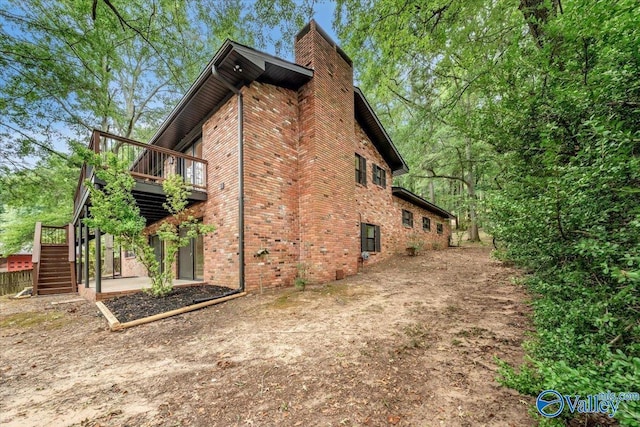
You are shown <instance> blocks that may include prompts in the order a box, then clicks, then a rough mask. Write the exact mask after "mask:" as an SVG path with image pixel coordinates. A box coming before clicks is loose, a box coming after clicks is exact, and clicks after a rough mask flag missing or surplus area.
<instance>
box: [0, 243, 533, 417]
mask: <svg viewBox="0 0 640 427" xmlns="http://www.w3.org/2000/svg"><path fill="white" fill-rule="evenodd" d="M517 274H518V273H517V271H515V270H513V269H511V268H508V267H506V266H504V265H503V264H501V263H500V262H498V261H496V260H493V259H491V258H490V248H486V247H463V248H452V249H448V250H445V251H437V252H426V253H424V254H422V255H420V256H418V257H404V256H403V257H397V258H394V259H392V260H390V261H388V262H384V263H382V264H379V265H376V266H372V267H370V268H367V269H366V270H365V272H364V273H361V274H358V275H357V276H354V277H350V278H347V279H345V280H342V281H339V282H334V283H331V284H328V285H324V286H312V287H307V290H306V291H304V292H299V291H296V290H293V289H284V290H277V291H270V292H265V293H264V294H262V295H261V294H259V293H258V294H251V295H249V296H246V297H243V298H238V299H236V300H233V301H229V302H226V303H223V304H220V305H215V306H212V307H209V308H206V309H203V310H200V311H196V312H191V313H187V314H185V315H181V316H177V317H173V318H169V319H165V320H162V321H158V322H154V323H150V324H147V325H142V326H138V327H134V328H131V329H127V330H125V331H123V332H109V331H108V330H107V329H106V326H107V322H106V321H105V319H104V318H102V317H101V316H100V314H99V312H98V310H97V309H96V308H95V305H92V304H89V303H88V302H73V303H65V304H59V305H52V304H51V302H52V301H64V300H69V299H71V298H72V297H70V296H68V295H67V296H55V297H38V298H31V299H26V300H8V299H6V298H2V299H0V385H1V387H0V425H3V426H5V427H10V426H11V427H13V426H20V427H25V426H39V427H43V426H56V427H57V426H183V425H184V426H246V425H249V426H272V425H281V426H386V425H397V426H483V425H486V426H527V425H534V424H535V422H534V420H533V418H531V416H530V415H529V414H528V408H529V406H528V405H530V404H532V403H533V400H532V399H531V398H529V397H524V396H521V395H518V394H517V393H516V392H514V391H512V390H508V389H505V388H503V387H501V386H500V385H499V384H498V383H497V382H496V381H495V377H496V370H497V367H496V364H495V360H494V358H495V357H496V356H497V357H499V358H501V359H504V360H507V361H512V362H514V361H521V360H522V357H523V351H522V349H521V343H522V340H523V339H524V337H525V334H526V332H527V330H529V328H530V322H529V320H528V313H529V309H528V307H527V305H526V304H525V302H526V299H527V296H526V295H525V293H524V292H523V290H522V289H521V288H519V287H518V286H516V285H513V284H512V282H511V280H510V279H511V278H512V277H514V276H516V275H517Z"/></svg>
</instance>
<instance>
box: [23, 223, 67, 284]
mask: <svg viewBox="0 0 640 427" xmlns="http://www.w3.org/2000/svg"><path fill="white" fill-rule="evenodd" d="M43 245H55V246H59V245H67V246H68V247H69V258H68V259H69V268H70V269H71V287H72V289H73V292H76V291H77V283H76V269H75V260H76V256H75V233H74V228H73V224H68V225H65V226H62V227H51V226H46V225H45V226H43V225H42V223H41V222H36V228H35V232H34V233H33V251H32V256H31V262H32V264H33V290H32V291H31V295H38V283H39V280H40V264H41V263H40V256H41V254H42V246H43Z"/></svg>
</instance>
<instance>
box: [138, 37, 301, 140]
mask: <svg viewBox="0 0 640 427" xmlns="http://www.w3.org/2000/svg"><path fill="white" fill-rule="evenodd" d="M213 67H215V68H216V69H217V70H218V72H219V74H220V75H221V76H222V77H223V78H225V79H226V80H227V81H229V82H230V83H231V84H232V85H233V86H235V87H236V88H240V87H242V86H243V85H247V84H250V83H251V82H253V81H264V82H266V83H270V84H274V85H276V86H282V87H286V88H289V89H297V88H299V87H300V86H302V85H303V84H305V83H306V82H308V81H309V80H310V79H311V78H312V77H313V70H311V69H309V68H306V67H302V66H300V65H298V64H294V63H292V62H288V61H285V60H283V59H280V58H276V57H275V56H272V55H269V54H267V53H264V52H260V51H257V50H255V49H252V48H250V47H248V46H244V45H242V44H240V43H236V42H234V41H232V40H229V39H227V40H226V41H225V42H224V43H223V44H222V46H221V47H220V49H218V51H217V52H216V54H215V55H214V57H213V59H211V61H209V63H208V64H207V66H206V67H205V68H204V70H203V71H202V72H201V73H200V75H199V76H198V78H197V79H196V81H195V82H194V83H193V84H192V85H191V87H190V88H189V90H188V91H187V93H186V94H185V96H184V97H183V98H182V99H181V100H180V102H178V104H177V105H176V107H175V108H174V109H173V110H172V111H171V113H170V114H169V116H168V117H167V119H166V120H165V121H164V122H163V123H162V125H161V126H160V128H159V129H158V131H157V132H156V133H155V134H154V136H153V137H152V138H151V140H150V144H155V145H159V146H162V147H166V148H174V147H175V146H176V145H177V144H178V143H179V142H180V141H182V139H183V138H184V137H185V136H187V135H188V134H189V133H190V132H191V131H192V130H193V128H195V127H196V126H198V125H199V124H201V122H202V120H203V119H205V118H206V117H207V116H209V115H210V114H212V113H213V112H215V111H216V110H217V109H218V108H220V106H221V104H222V103H223V101H226V99H228V96H230V89H229V87H228V86H226V85H225V84H224V83H222V82H221V81H220V80H219V79H217V78H216V77H215V76H214V75H213V74H212V69H213Z"/></svg>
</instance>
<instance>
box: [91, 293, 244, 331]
mask: <svg viewBox="0 0 640 427" xmlns="http://www.w3.org/2000/svg"><path fill="white" fill-rule="evenodd" d="M232 291H233V289H230V288H225V287H224V286H214V285H199V286H187V287H180V288H174V289H173V291H171V293H170V294H169V295H167V296H166V297H161V298H156V297H154V296H152V295H149V294H147V293H145V292H138V293H135V294H130V295H124V296H121V297H117V298H113V299H110V300H107V301H103V303H104V305H106V306H107V307H108V308H109V310H111V312H112V313H113V314H114V316H116V318H117V319H118V320H119V321H120V323H126V322H131V321H132V320H136V319H142V318H143V317H149V316H153V315H156V314H160V313H165V312H167V311H171V310H176V309H178V308H182V307H186V306H189V305H193V304H196V302H194V300H197V299H199V298H221V297H223V296H225V295H226V294H228V293H230V292H232Z"/></svg>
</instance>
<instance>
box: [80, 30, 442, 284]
mask: <svg viewBox="0 0 640 427" xmlns="http://www.w3.org/2000/svg"><path fill="white" fill-rule="evenodd" d="M111 137H112V136H109V135H107V134H104V133H100V132H96V133H94V139H95V141H94V142H92V144H93V146H95V147H103V149H105V147H112V148H113V147H114V145H108V144H104V141H106V140H108V139H109V138H111ZM121 144H134V142H133V141H129V140H124V139H122V140H121V141H120V142H119V143H118V145H117V146H120V145H121ZM136 147H137V148H138V149H139V150H144V152H143V154H138V157H137V160H136V161H135V162H134V163H133V164H132V169H131V170H132V173H133V172H135V173H137V174H135V173H134V176H135V177H136V180H137V181H138V184H139V185H138V186H137V187H136V191H135V192H134V193H135V195H136V200H137V202H138V204H139V206H140V208H141V211H142V213H143V214H144V215H145V217H146V218H147V224H148V225H149V227H148V231H149V235H150V239H151V241H152V242H153V243H154V244H156V247H157V251H158V254H160V253H161V251H162V248H161V245H160V244H159V241H158V240H157V238H155V237H154V235H153V231H154V228H155V224H157V221H158V220H161V218H162V217H163V216H164V215H166V212H164V211H163V209H162V207H161V201H162V197H163V196H162V192H161V191H159V190H158V188H161V187H159V182H160V181H161V178H162V177H163V176H165V174H166V173H167V168H168V167H169V165H171V167H172V168H174V169H173V170H174V171H178V172H180V173H182V174H183V176H184V177H185V178H186V179H187V181H189V182H190V183H192V184H193V186H194V192H193V194H192V197H191V199H190V201H191V203H192V205H191V207H192V209H193V210H194V212H196V213H197V216H199V217H200V218H201V219H202V221H204V222H205V223H208V224H213V225H215V227H216V231H215V232H214V233H211V234H210V235H207V236H205V237H203V238H200V239H194V240H193V241H192V243H191V245H189V246H188V247H186V248H183V249H182V250H181V251H180V254H179V256H178V259H177V263H176V266H175V267H174V268H176V273H177V277H178V278H186V279H202V280H204V281H206V282H208V283H212V284H217V285H225V286H230V287H236V286H238V284H240V287H241V288H244V287H245V284H246V289H248V290H250V289H255V288H257V287H258V286H259V284H261V285H263V286H290V285H292V284H293V282H294V279H295V277H296V276H297V275H298V274H299V269H300V266H304V268H305V269H306V275H307V278H308V279H309V281H311V282H312V283H314V282H315V283H318V282H324V281H329V280H333V279H336V277H338V278H340V277H343V276H348V275H352V274H355V273H356V272H357V271H358V267H359V264H360V263H361V262H363V260H362V253H363V252H367V254H368V255H369V257H368V259H367V260H366V261H364V262H367V263H371V262H376V261H379V260H382V259H385V258H388V257H389V256H391V255H393V254H396V253H405V251H406V248H407V247H408V246H409V245H410V244H411V242H412V241H416V240H417V241H421V242H423V243H424V244H425V247H426V248H428V249H431V248H444V247H447V246H448V242H449V235H450V226H449V221H448V219H449V218H452V216H451V214H449V213H448V212H446V211H445V210H443V209H441V208H439V207H437V206H435V205H433V204H431V203H429V202H427V201H426V200H424V199H422V198H420V197H418V196H417V195H415V194H413V193H411V192H409V191H407V190H405V189H402V188H397V187H393V186H392V179H393V177H394V176H398V175H400V174H403V173H406V172H407V171H408V167H407V165H406V164H405V162H404V160H403V159H402V157H401V155H400V153H399V152H398V151H397V149H396V148H395V146H394V145H393V142H392V141H391V139H390V138H389V136H388V135H387V133H386V132H385V130H384V128H383V127H382V125H381V123H380V121H379V120H378V118H377V117H376V115H375V113H374V112H373V110H372V108H371V106H370V105H369V103H368V102H367V100H366V99H365V97H364V95H363V94H362V92H361V91H360V90H359V89H358V88H356V87H354V85H353V67H352V62H351V60H350V59H349V57H348V56H347V55H346V54H345V53H344V52H343V51H342V49H340V47H338V46H337V45H336V44H335V43H334V42H333V41H331V39H330V38H329V37H328V36H327V35H326V33H325V32H324V31H323V30H322V29H320V28H319V27H318V26H317V24H316V23H315V22H314V21H311V22H310V23H309V24H308V25H307V26H305V28H303V29H302V30H301V31H300V33H299V34H298V35H297V36H296V40H295V63H291V62H288V61H285V60H282V59H279V58H276V57H274V56H272V55H268V54H266V53H262V52H259V51H257V50H254V49H252V48H249V47H247V46H243V45H241V44H238V43H235V42H233V41H229V40H228V41H226V42H225V43H224V44H223V46H222V47H221V48H220V50H219V51H218V52H217V53H216V55H215V56H214V58H213V59H212V61H211V62H210V63H209V65H208V66H207V68H206V69H205V71H204V72H203V73H202V74H201V75H200V77H199V78H198V79H197V81H196V82H195V83H194V84H193V86H192V87H191V89H190V90H189V91H188V93H187V94H186V95H185V97H184V98H183V99H182V100H181V102H180V103H179V104H178V106H177V107H176V108H175V109H174V110H173V112H172V113H171V114H170V116H169V117H168V118H167V120H166V121H165V122H164V124H163V125H162V126H161V127H160V129H159V130H158V131H157V133H156V134H155V136H154V137H153V138H152V140H151V141H150V145H142V144H138V146H136ZM145 147H153V150H155V151H153V155H151V154H149V151H148V150H150V149H149V148H145ZM96 150H97V148H96ZM172 153H181V154H180V155H177V154H172ZM153 159H156V160H153ZM153 164H155V165H156V166H155V167H152V166H151V165H153ZM136 171H137V172H136ZM89 174H90V171H88V170H87V171H85V172H83V175H85V176H89ZM154 177H155V178H157V179H154ZM78 191H79V193H78V194H77V195H76V206H75V212H76V214H75V218H74V224H75V226H76V236H78V237H77V242H79V243H78V244H80V245H82V242H83V241H84V242H87V241H89V240H90V239H91V236H90V235H89V231H88V230H86V227H84V226H83V225H82V221H81V219H82V217H83V216H86V215H90V208H89V209H87V208H86V207H87V206H89V205H90V200H89V199H88V196H87V195H86V191H85V192H84V193H83V189H82V185H79V190H78ZM82 236H86V238H83V237H82ZM97 236H99V233H98V234H97ZM98 240H99V239H98ZM265 250H266V251H265ZM264 252H268V254H266V255H263V256H258V254H259V253H264ZM83 257H84V259H85V260H88V256H87V248H83V249H82V250H81V251H80V258H83ZM98 258H99V257H98ZM83 268H84V270H83ZM87 268H88V267H87V266H86V265H85V266H84V267H80V266H78V268H77V276H78V277H79V278H80V279H81V278H82V277H86V276H87V275H88V269H87ZM83 271H84V273H83ZM122 271H123V274H124V275H128V274H144V272H143V271H140V269H139V266H136V263H135V259H134V258H127V257H125V256H123V260H122Z"/></svg>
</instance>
